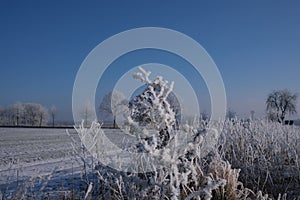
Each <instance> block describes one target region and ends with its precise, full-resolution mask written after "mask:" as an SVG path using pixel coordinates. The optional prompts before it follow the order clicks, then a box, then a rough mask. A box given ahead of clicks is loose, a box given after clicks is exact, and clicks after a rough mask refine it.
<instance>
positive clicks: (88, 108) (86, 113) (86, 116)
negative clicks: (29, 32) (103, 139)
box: [81, 101, 94, 127]
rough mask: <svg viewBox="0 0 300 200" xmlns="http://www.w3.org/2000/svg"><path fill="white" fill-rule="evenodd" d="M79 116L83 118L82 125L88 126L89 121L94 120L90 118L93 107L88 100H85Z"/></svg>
mask: <svg viewBox="0 0 300 200" xmlns="http://www.w3.org/2000/svg"><path fill="white" fill-rule="evenodd" d="M81 116H82V118H83V120H84V126H85V127H88V126H89V125H90V124H91V122H92V121H93V120H94V119H92V117H93V109H92V105H91V102H90V101H86V103H85V105H84V107H83V109H82V111H81Z"/></svg>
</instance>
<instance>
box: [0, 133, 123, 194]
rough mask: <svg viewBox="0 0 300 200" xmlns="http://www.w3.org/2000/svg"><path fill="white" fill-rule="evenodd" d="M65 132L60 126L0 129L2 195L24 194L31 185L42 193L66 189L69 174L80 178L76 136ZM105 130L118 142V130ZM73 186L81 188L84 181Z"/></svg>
mask: <svg viewBox="0 0 300 200" xmlns="http://www.w3.org/2000/svg"><path fill="white" fill-rule="evenodd" d="M68 132H69V135H68V134H67V132H66V130H64V129H33V128H32V129H31V128H0V192H1V193H2V195H3V196H6V197H9V194H15V193H17V192H19V191H22V193H24V192H25V193H28V192H26V191H28V190H32V186H31V185H32V184H34V187H35V188H34V190H39V191H43V192H45V191H53V192H54V191H58V190H64V189H66V191H67V190H70V189H71V187H72V177H73V178H74V179H80V178H81V179H82V176H83V175H82V174H83V173H84V172H83V171H84V170H83V169H84V168H83V162H82V160H81V159H80V157H79V156H78V153H74V148H73V146H75V150H76V151H77V152H80V151H81V148H80V139H79V137H78V135H77V133H76V131H75V130H74V129H70V130H68ZM105 133H106V134H107V135H110V136H113V137H110V138H113V140H115V141H114V142H118V141H119V142H120V141H122V139H121V137H122V136H121V135H120V131H119V130H111V129H108V130H106V131H105ZM118 136H119V137H118ZM72 138H73V139H72ZM81 153H82V152H81ZM87 157H88V156H87ZM88 159H90V158H87V160H88ZM72 174H73V175H72ZM74 182H76V183H78V181H74ZM79 182H80V181H79ZM30 184H31V185H30ZM37 187H38V188H37ZM76 187H83V188H82V189H80V190H83V191H84V187H85V184H83V185H81V186H80V185H77V186H76ZM1 193H0V199H1Z"/></svg>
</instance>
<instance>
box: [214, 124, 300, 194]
mask: <svg viewBox="0 0 300 200" xmlns="http://www.w3.org/2000/svg"><path fill="white" fill-rule="evenodd" d="M221 139H222V140H223V142H222V143H220V144H219V153H220V154H221V156H222V158H223V159H224V160H227V161H229V162H230V163H231V164H232V166H233V167H234V168H240V169H241V172H240V174H239V175H240V181H241V182H243V183H244V185H245V186H246V187H248V188H250V189H252V190H253V191H254V192H258V191H263V192H264V193H267V194H269V197H272V198H277V197H278V196H279V194H280V193H281V194H284V193H287V194H288V195H289V196H295V195H296V196H297V195H300V194H299V192H298V188H299V187H300V179H299V178H300V168H299V166H300V161H299V152H300V131H299V127H296V126H283V125H281V124H279V123H269V122H267V121H265V120H257V121H251V122H235V123H233V122H231V121H227V122H226V123H225V124H224V128H223V132H222V136H221Z"/></svg>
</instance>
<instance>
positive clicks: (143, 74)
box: [128, 67, 176, 148]
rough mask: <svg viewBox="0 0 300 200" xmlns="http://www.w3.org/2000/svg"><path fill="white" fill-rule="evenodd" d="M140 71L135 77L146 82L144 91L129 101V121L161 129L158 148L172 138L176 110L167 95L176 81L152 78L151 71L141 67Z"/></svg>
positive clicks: (158, 77)
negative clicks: (169, 82) (169, 81)
mask: <svg viewBox="0 0 300 200" xmlns="http://www.w3.org/2000/svg"><path fill="white" fill-rule="evenodd" d="M139 70H140V72H138V73H135V74H133V77H134V78H136V79H139V80H140V81H141V82H142V83H145V84H146V89H145V90H144V92H143V93H142V94H140V95H138V96H136V97H135V98H134V99H133V100H131V101H130V103H129V114H130V116H129V119H128V121H129V122H135V123H136V124H137V125H138V126H142V127H145V128H148V129H154V130H156V131H159V140H158V141H159V142H160V143H158V144H157V148H161V147H163V146H166V144H167V143H168V142H169V141H170V140H171V139H172V130H174V128H175V121H176V120H175V112H174V111H173V109H172V108H171V106H170V104H169V102H168V101H167V97H168V96H169V94H170V93H171V92H172V90H173V86H174V82H173V81H172V82H171V84H169V85H168V81H167V80H163V77H161V76H157V77H156V79H155V80H154V81H152V80H150V78H149V76H150V74H151V72H147V71H146V70H144V69H143V68H142V67H139Z"/></svg>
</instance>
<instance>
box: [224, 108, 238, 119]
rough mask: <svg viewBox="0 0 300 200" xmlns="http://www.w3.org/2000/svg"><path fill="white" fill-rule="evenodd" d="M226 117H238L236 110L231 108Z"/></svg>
mask: <svg viewBox="0 0 300 200" xmlns="http://www.w3.org/2000/svg"><path fill="white" fill-rule="evenodd" d="M226 118H227V119H229V120H233V119H234V118H236V112H235V111H234V110H232V109H231V108H229V109H228V110H227V113H226Z"/></svg>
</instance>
